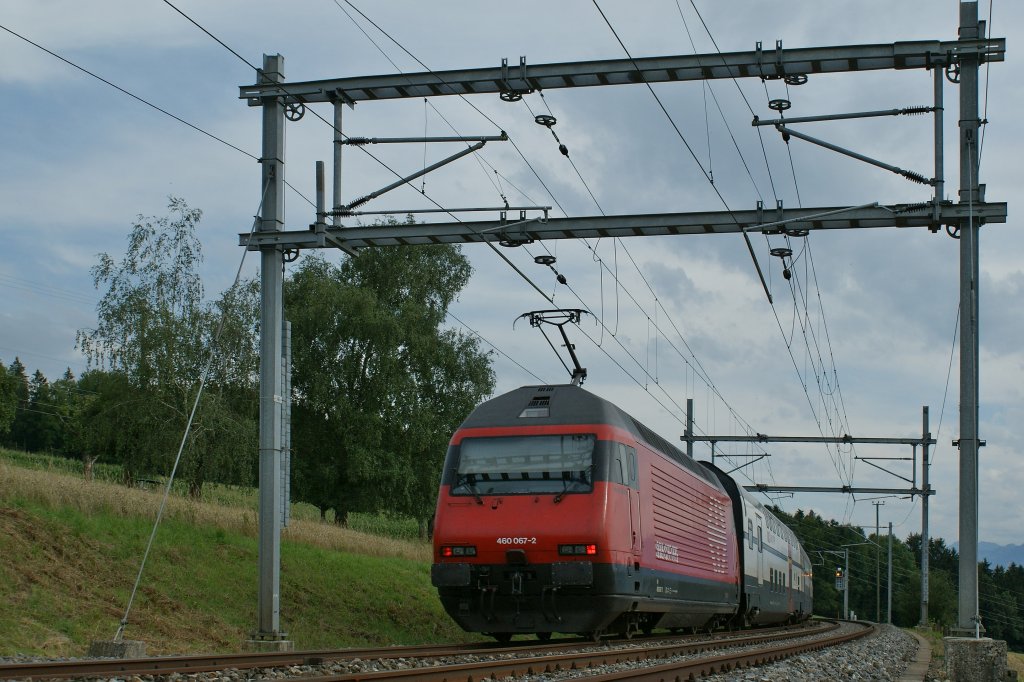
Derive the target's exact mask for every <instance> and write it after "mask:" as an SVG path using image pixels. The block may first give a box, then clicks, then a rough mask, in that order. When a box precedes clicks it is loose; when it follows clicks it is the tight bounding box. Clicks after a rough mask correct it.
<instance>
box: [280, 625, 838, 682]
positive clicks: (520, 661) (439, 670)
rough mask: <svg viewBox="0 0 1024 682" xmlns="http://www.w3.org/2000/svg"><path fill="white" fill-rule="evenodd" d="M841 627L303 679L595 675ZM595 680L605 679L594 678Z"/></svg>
mask: <svg viewBox="0 0 1024 682" xmlns="http://www.w3.org/2000/svg"><path fill="white" fill-rule="evenodd" d="M838 627H839V625H838V624H836V623H829V624H827V625H825V626H823V627H816V628H810V627H802V628H796V629H787V631H785V632H778V631H775V632H771V633H768V632H762V633H756V632H755V633H753V634H748V635H746V636H741V637H728V638H719V639H714V640H705V641H701V642H688V643H672V644H664V645H652V646H649V647H632V648H605V647H602V648H601V649H600V650H597V651H594V650H590V651H582V652H575V653H570V654H560V655H558V654H556V655H550V656H528V657H522V658H513V659H503V660H487V661H477V662H473V663H459V664H453V665H438V666H430V667H420V668H403V669H400V670H375V671H370V672H358V673H344V674H337V675H325V676H322V677H309V676H303V677H302V678H301V679H302V680H303V682H395V681H404V680H418V681H422V682H457V681H458V680H465V681H466V682H477V681H479V680H486V679H503V678H505V677H517V676H521V675H540V674H551V673H557V672H562V671H570V670H574V671H580V670H592V669H594V668H597V667H600V666H608V665H617V664H623V663H636V662H639V661H648V660H656V659H666V658H671V657H673V656H679V655H685V654H691V655H692V654H695V653H701V652H704V651H708V650H713V649H723V648H729V647H739V646H745V645H750V644H761V643H765V642H773V641H780V640H786V639H792V638H796V637H804V636H807V635H809V634H818V633H820V632H821V631H823V630H824V631H830V630H834V629H837V628H838ZM826 641H828V640H826ZM777 648H778V647H770V648H767V649H765V650H767V651H773V650H775V649H777ZM790 648H791V647H782V650H784V651H788V650H789V649H790ZM819 648H820V647H819ZM739 655H740V654H734V656H739ZM789 655H792V654H789ZM717 658H723V659H724V658H728V657H716V659H717ZM295 679H299V678H295ZM594 679H601V678H600V677H595V678H594ZM683 679H685V678H683Z"/></svg>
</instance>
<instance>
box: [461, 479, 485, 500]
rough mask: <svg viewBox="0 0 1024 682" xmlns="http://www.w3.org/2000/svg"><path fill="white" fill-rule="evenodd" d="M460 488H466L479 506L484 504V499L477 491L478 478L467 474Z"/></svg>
mask: <svg viewBox="0 0 1024 682" xmlns="http://www.w3.org/2000/svg"><path fill="white" fill-rule="evenodd" d="M459 485H460V486H466V489H467V490H468V491H469V492H471V493H473V499H475V500H476V503H477V504H483V503H484V499H483V498H482V497H480V492H479V491H478V490H477V489H476V477H475V476H474V475H473V474H467V475H466V476H464V477H463V479H462V482H461V483H459Z"/></svg>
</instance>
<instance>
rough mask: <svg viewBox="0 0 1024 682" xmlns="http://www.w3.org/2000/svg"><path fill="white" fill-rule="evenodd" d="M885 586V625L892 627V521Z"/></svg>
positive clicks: (890, 524)
mask: <svg viewBox="0 0 1024 682" xmlns="http://www.w3.org/2000/svg"><path fill="white" fill-rule="evenodd" d="M886 585H888V586H889V602H888V608H887V609H886V613H887V614H888V616H887V617H886V621H885V622H886V623H888V624H889V625H892V521H890V522H889V576H888V578H887V580H886Z"/></svg>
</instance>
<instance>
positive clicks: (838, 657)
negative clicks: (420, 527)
mask: <svg viewBox="0 0 1024 682" xmlns="http://www.w3.org/2000/svg"><path fill="white" fill-rule="evenodd" d="M842 627H843V628H850V629H854V628H859V626H857V625H852V624H844V625H843V626H842ZM821 636H823V635H809V636H808V638H815V637H821ZM801 639H803V638H801ZM645 644H650V642H649V641H648V642H646V643H645ZM627 646H629V645H627ZM632 646H642V644H640V643H638V642H637V643H633V644H632ZM586 648H587V647H581V649H586ZM735 650H736V649H730V651H735ZM916 652H917V641H916V640H915V639H914V638H913V637H911V636H910V635H908V634H907V633H905V632H903V631H901V630H899V629H898V628H895V627H892V626H890V625H882V626H879V628H878V631H877V633H876V634H875V635H874V636H869V637H866V638H862V639H858V640H854V641H853V642H850V643H847V644H843V645H840V646H835V647H830V648H828V649H825V650H823V651H819V652H814V653H809V654H802V655H800V656H795V657H793V658H789V659H786V660H784V661H781V662H779V663H773V664H770V665H766V666H759V667H756V668H748V669H744V670H737V671H733V672H730V673H727V674H720V675H712V676H710V677H706V678H702V680H706V681H707V682H783V681H785V682H819V681H822V680H842V681H844V682H867V681H869V680H870V681H879V682H883V681H894V680H899V678H900V675H901V674H902V672H903V671H904V670H905V669H906V667H907V666H908V665H909V663H910V662H911V661H912V660H913V659H914V656H915V654H916ZM528 655H530V652H529V650H528V649H525V648H524V649H522V650H520V651H517V652H515V653H503V654H498V655H492V656H488V655H486V654H481V655H464V656H458V657H446V658H442V659H434V660H428V661H423V660H418V659H415V658H375V659H358V658H357V659H351V660H347V661H333V662H329V663H325V664H323V665H318V666H307V665H303V666H293V667H289V668H276V669H256V670H251V669H250V670H233V669H232V670H220V671H216V672H210V673H192V674H188V675H181V674H171V675H160V676H152V675H139V676H129V677H125V678H119V679H122V680H125V682H154V681H157V682H250V681H253V680H275V679H288V678H293V679H294V678H300V677H314V676H323V675H332V674H334V675H337V674H346V673H365V672H370V671H377V670H401V669H406V668H420V667H432V666H435V665H444V664H452V663H470V662H475V661H482V660H487V659H503V658H516V657H520V656H528ZM684 658H687V657H679V658H678V659H673V660H682V659H684ZM28 660H31V659H30V657H22V656H15V657H11V658H8V659H0V662H15V661H18V662H28ZM35 660H39V659H35ZM667 662H669V661H666V660H664V659H661V660H656V661H650V662H638V663H624V664H619V665H608V666H601V667H596V668H591V669H589V670H586V671H583V670H565V671H559V672H553V673H543V674H538V675H527V676H521V677H509V678H506V682H555V681H558V680H575V679H586V678H588V677H591V676H593V675H598V674H607V673H612V672H616V671H622V670H624V669H627V668H636V667H638V666H649V665H650V666H653V665H661V664H664V663H667ZM929 679H932V678H931V677H929Z"/></svg>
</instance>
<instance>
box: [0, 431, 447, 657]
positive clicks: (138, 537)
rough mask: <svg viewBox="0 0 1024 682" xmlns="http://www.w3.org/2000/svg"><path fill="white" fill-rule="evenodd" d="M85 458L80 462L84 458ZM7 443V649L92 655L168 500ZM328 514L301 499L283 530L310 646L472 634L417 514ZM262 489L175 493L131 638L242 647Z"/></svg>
mask: <svg viewBox="0 0 1024 682" xmlns="http://www.w3.org/2000/svg"><path fill="white" fill-rule="evenodd" d="M76 467H77V470H76ZM80 467H81V465H80V464H79V463H77V462H73V461H67V460H62V459H59V458H46V457H36V456H32V455H26V454H24V453H16V452H12V451H6V450H0V601H2V603H4V604H5V608H4V610H3V614H2V615H0V656H5V655H10V654H13V653H26V654H42V655H49V656H80V655H83V654H84V653H85V651H86V649H87V648H88V645H89V642H90V641H92V640H94V639H110V638H111V637H113V635H114V633H115V632H116V631H117V627H118V623H119V622H120V620H121V617H122V616H123V614H124V610H125V607H126V604H127V602H128V598H129V595H130V593H131V590H132V586H133V584H134V582H135V578H136V575H137V573H138V570H139V565H140V562H141V559H142V555H143V552H144V549H145V546H146V543H147V541H148V539H149V536H150V533H151V531H152V527H153V520H154V519H155V517H156V512H157V509H158V508H159V506H160V501H161V499H162V493H163V491H162V489H161V488H159V487H155V488H154V489H149V490H145V489H138V488H126V487H125V486H123V485H120V484H119V483H116V482H115V481H116V480H117V478H118V472H117V471H116V470H114V469H113V468H109V469H108V468H99V469H98V470H97V471H96V478H95V480H93V481H85V480H83V478H82V475H81V469H80ZM351 522H352V523H351V525H352V526H353V527H351V528H340V527H337V526H335V525H334V524H331V523H322V522H321V521H320V520H319V513H318V512H317V510H316V509H313V508H310V507H304V506H303V505H297V506H296V507H295V508H294V509H293V516H292V522H291V524H290V525H289V527H288V528H287V529H285V531H284V533H283V535H282V560H281V563H282V568H281V614H282V615H281V624H282V628H283V629H285V630H286V631H288V633H289V637H290V638H291V639H293V640H294V641H295V643H296V646H297V648H303V649H305V648H324V647H337V646H349V645H367V644H379V645H387V644H410V643H420V642H424V643H425V642H439V641H453V640H465V639H467V636H466V635H465V634H464V633H462V632H461V631H460V630H459V629H458V628H457V627H456V626H454V625H453V624H452V623H451V622H450V621H449V619H448V618H447V616H446V615H445V614H444V612H443V610H442V609H441V606H440V604H439V602H438V600H437V597H436V594H435V592H434V590H433V588H432V587H431V586H430V547H429V545H428V544H426V543H424V542H421V541H419V540H417V539H415V538H416V524H415V522H413V521H411V520H408V519H398V518H390V517H374V516H360V515H355V516H354V517H353V518H352V520H351ZM256 523H257V515H256V495H255V491H253V490H246V489H237V488H225V487H213V488H210V489H209V490H208V491H207V490H204V499H203V501H202V502H196V501H193V500H189V499H187V498H185V497H183V496H181V495H178V494H172V495H171V496H170V498H169V499H168V504H167V508H166V511H165V513H164V520H163V521H162V523H161V525H160V527H159V530H158V532H157V534H156V538H155V542H154V544H153V549H152V552H151V554H150V556H149V560H148V562H147V565H146V568H145V571H144V573H143V578H142V582H141V586H140V588H139V591H138V595H137V596H136V598H135V603H134V606H133V608H132V611H131V614H130V616H129V623H128V626H127V629H126V630H125V635H124V636H125V637H126V638H129V639H140V640H143V641H144V642H146V645H147V651H148V653H151V654H168V653H192V652H195V653H198V652H210V651H214V652H226V651H238V650H241V648H242V647H243V644H244V641H245V640H246V639H247V638H248V637H249V635H250V633H251V631H252V630H253V629H254V628H255V626H256V596H257V564H256V555H257V546H256V539H255V535H256Z"/></svg>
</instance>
